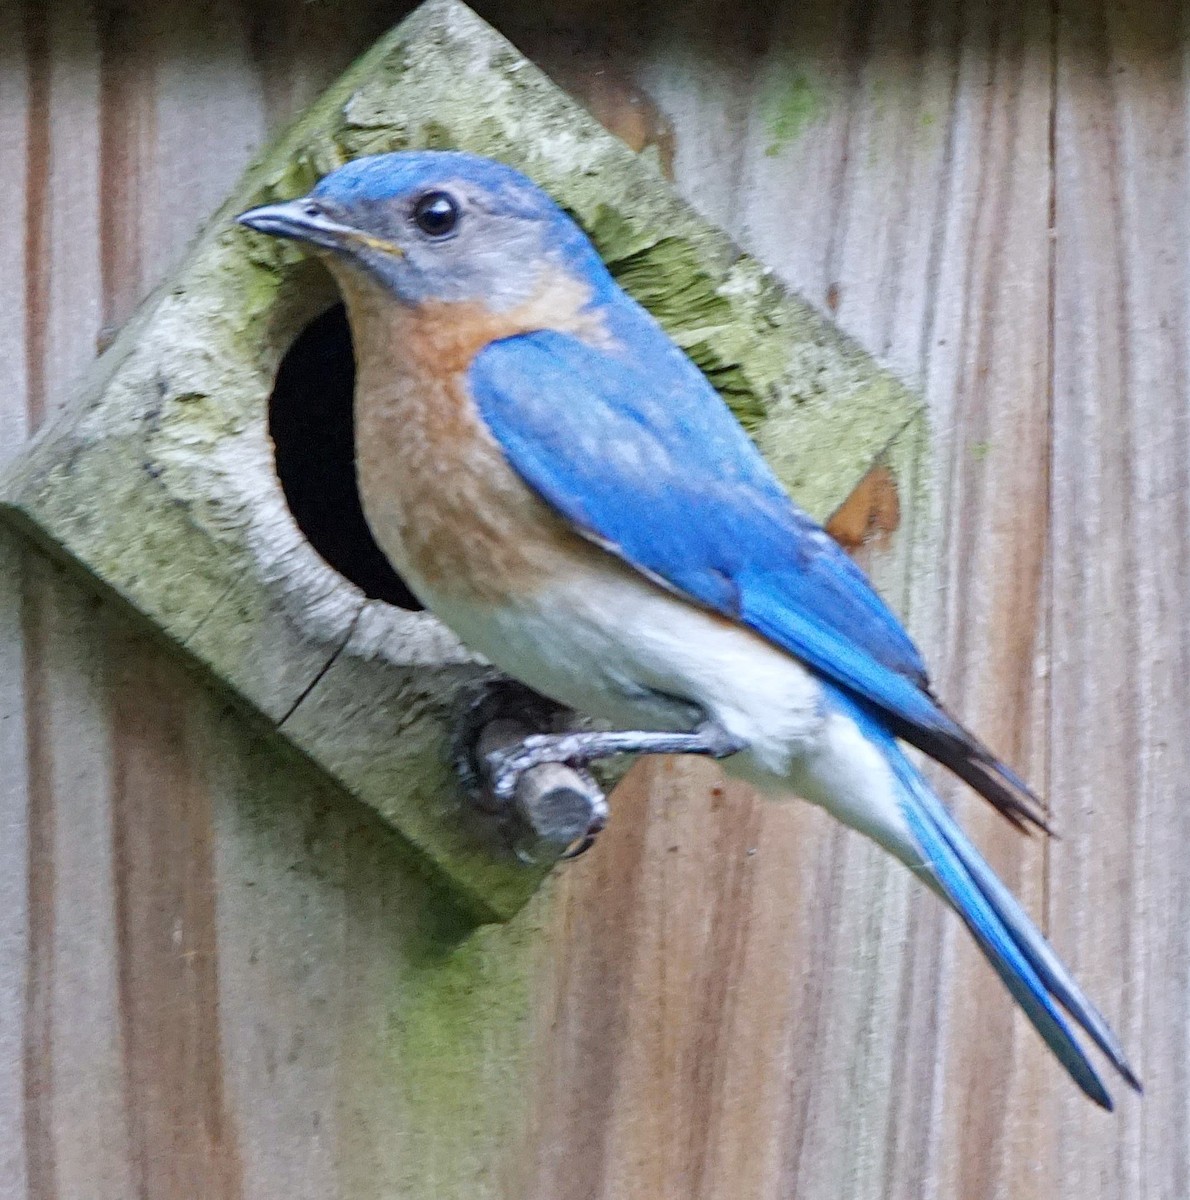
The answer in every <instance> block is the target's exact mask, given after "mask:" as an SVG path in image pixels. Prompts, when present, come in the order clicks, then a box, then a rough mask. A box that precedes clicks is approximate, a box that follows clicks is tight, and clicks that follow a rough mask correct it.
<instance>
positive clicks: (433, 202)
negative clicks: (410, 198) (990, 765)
mask: <svg viewBox="0 0 1190 1200" xmlns="http://www.w3.org/2000/svg"><path fill="white" fill-rule="evenodd" d="M413 219H414V221H416V222H417V227H418V229H420V230H421V231H422V233H428V234H429V235H430V237H445V236H446V235H447V234H448V233H451V232H452V231H453V230H454V227H455V226H456V225H457V224H458V223H459V206H458V204H456V203H455V200H454V197H453V196H448V195H447V194H446V193H445V192H426V194H425V195H424V196H422V197H421V199H419V200H418V202H417V203H416V204H415V205H414V206H413Z"/></svg>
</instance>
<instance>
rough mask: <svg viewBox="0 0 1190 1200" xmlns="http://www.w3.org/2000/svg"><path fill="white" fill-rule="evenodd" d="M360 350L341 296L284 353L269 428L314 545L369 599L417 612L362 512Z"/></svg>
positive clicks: (285, 483)
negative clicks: (356, 352) (357, 400)
mask: <svg viewBox="0 0 1190 1200" xmlns="http://www.w3.org/2000/svg"><path fill="white" fill-rule="evenodd" d="M354 386H355V358H354V356H353V354H352V352H351V331H350V329H349V327H348V325H347V314H346V312H345V311H344V308H343V305H342V304H336V305H335V307H334V308H331V309H328V310H327V311H326V312H325V313H323V314H322V316H320V317H317V318H315V319H314V320H313V321H311V322H310V324H309V325H307V326H306V328H305V329H303V330H302V332H301V333H300V334H299V335H298V338H297V340H296V341H295V342H294V343H293V345H292V346H290V348H289V351H288V352H287V353H286V355H285V357H284V358H283V359H282V360H281V366H280V368H279V369H278V371H277V379H276V382H275V383H274V385H273V394H272V396H270V397H269V433H270V434H271V435H272V439H273V446H274V449H275V454H276V463H277V476H278V478H279V479H280V480H281V487H282V489H283V490H284V492H285V500H286V502H287V503H288V504H289V511H290V512H291V513H293V516H294V519H295V520H296V521H297V523H298V528H299V529H301V531H302V533H304V534H305V535H306V538H307V540H308V541H309V542H310V545H311V546H313V547H314V549H315V550H317V551H318V553H319V554H320V555H322V557H323V558H324V559H325V560H326V561H327V562H328V563H330V565H331V566H332V567H334V568H335V570H336V571H338V572H339V574H340V575H345V576H346V577H347V578H348V579H350V580H351V582H352V583H354V584H355V585H356V586H357V587H359V588H361V589H362V590H363V592H364V594H365V595H366V596H368V597H369V599H372V600H384V601H386V602H387V603H389V604H395V605H397V606H398V607H399V608H406V609H409V610H410V611H412V612H418V611H420V609H421V607H422V606H421V605H420V604H419V603H418V602H417V599H416V598H415V597H414V595H413V593H412V592H410V590H409V589H408V588H407V587H406V586H405V582H404V580H402V579H401V577H400V576H399V575H398V574H397V573H396V571H394V570H393V569H392V567H391V566H390V565H389V562H388V560H387V559H386V558H385V557H384V554H383V553H382V552H381V550H380V547H379V546H377V545H376V542H375V540H374V539H373V537H372V532H371V530H370V529H369V528H368V523H367V521H365V520H364V510H363V508H362V507H361V505H360V498H359V488H358V487H357V486H356V478H355V429H354V421H353V418H352V411H351V395H352V391H353V389H354Z"/></svg>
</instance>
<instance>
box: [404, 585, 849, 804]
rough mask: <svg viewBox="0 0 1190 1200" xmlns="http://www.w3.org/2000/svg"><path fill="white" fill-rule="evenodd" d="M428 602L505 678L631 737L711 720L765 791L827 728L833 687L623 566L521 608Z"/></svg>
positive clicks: (439, 600)
mask: <svg viewBox="0 0 1190 1200" xmlns="http://www.w3.org/2000/svg"><path fill="white" fill-rule="evenodd" d="M426 599H427V601H428V602H429V603H428V607H430V608H431V609H432V610H433V611H434V612H435V613H436V614H437V615H438V616H439V617H440V618H441V619H442V620H443V621H445V622H446V624H448V625H450V626H451V628H453V629H454V631H455V632H456V633H457V634H458V635H459V637H460V638H462V640H463V641H464V642H466V643H467V644H468V645H470V646H471V647H472V648H473V649H475V650H477V651H478V652H479V653H480V654H482V655H484V657H485V658H488V659H490V660H491V661H492V663H494V664H495V665H496V666H498V667H499V668H500V669H501V670H503V671H505V672H507V673H508V674H509V675H512V676H513V677H514V678H517V679H520V680H521V681H523V682H524V683H526V684H528V685H529V686H530V687H532V688H534V689H535V690H537V691H539V692H542V693H543V694H544V695H547V696H550V697H552V698H553V699H555V700H557V701H558V702H559V703H562V704H566V705H568V706H570V707H571V708H575V709H577V710H579V711H580V712H584V713H587V714H588V715H590V716H593V717H599V718H602V719H604V720H607V721H610V722H612V723H613V724H614V725H616V726H617V727H620V728H625V729H689V728H692V727H693V726H694V725H696V724H697V723H698V722H699V721H700V720H702V719H703V718H704V716H709V717H711V718H712V719H713V720H715V721H716V722H717V723H718V724H719V725H721V726H722V727H723V728H724V729H726V730H727V731H728V732H729V733H732V734H734V735H736V736H738V737H740V738H742V739H744V740H745V741H747V742H748V744H749V747H750V749H749V751H747V752H746V753H745V754H741V755H737V756H736V758H735V759H733V760H732V766H733V767H734V768H736V769H737V770H740V769H742V773H744V774H747V775H748V776H750V777H754V778H758V779H759V781H761V782H765V781H772V782H775V780H772V777H773V776H777V777H779V778H780V779H784V778H785V777H786V776H787V775H788V773H789V770H790V767H791V765H792V761H793V760H794V759H795V758H797V757H800V756H801V755H802V754H804V753H805V752H806V751H807V750H810V749H812V748H813V747H814V745H815V743H816V740H817V739H818V738H819V736H820V735H821V733H822V731H823V728H824V726H825V722H826V714H825V712H824V710H823V704H822V690H821V688H820V686H819V684H818V682H817V680H816V679H815V678H814V676H813V675H812V674H810V672H808V671H807V670H806V669H805V668H804V667H803V666H801V664H800V663H798V662H797V661H796V660H795V659H793V658H791V657H790V656H789V655H788V654H785V653H784V652H782V651H781V650H778V649H777V648H776V647H775V646H773V645H771V644H770V643H769V642H766V641H765V640H764V639H763V638H761V637H759V636H758V635H757V634H754V633H752V632H751V631H749V630H747V629H744V628H742V627H740V626H737V625H733V624H731V623H730V622H728V621H725V620H722V619H720V618H718V617H715V616H713V615H712V614H710V613H707V612H704V611H702V610H701V609H698V608H696V607H694V606H693V605H691V604H687V603H685V602H684V601H682V600H680V599H678V598H677V597H675V596H671V595H670V594H669V593H668V592H666V591H664V590H663V589H661V588H660V587H658V586H657V585H655V584H653V583H650V582H649V581H648V580H647V579H645V578H643V577H642V576H639V575H637V574H636V573H635V572H633V571H631V570H630V569H628V568H627V567H624V566H622V565H621V564H619V563H616V562H614V561H613V562H611V563H610V564H609V565H608V567H607V568H600V569H591V568H585V567H579V568H578V569H576V570H574V571H573V572H572V573H571V575H570V576H569V577H568V578H567V579H566V580H565V581H564V582H560V583H556V584H554V585H552V586H551V587H550V588H549V589H547V590H544V591H540V592H538V593H537V594H536V595H535V596H534V597H532V598H531V599H529V600H526V601H524V602H522V603H520V604H518V605H516V606H515V607H501V608H498V609H497V608H493V607H492V606H488V605H475V604H471V603H462V604H461V603H459V602H458V601H457V600H452V599H447V598H445V597H435V596H433V595H432V594H431V595H429V596H427V597H426ZM764 777H768V779H767V780H766V779H765V778H764Z"/></svg>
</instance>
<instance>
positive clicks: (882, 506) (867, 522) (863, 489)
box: [826, 463, 901, 553]
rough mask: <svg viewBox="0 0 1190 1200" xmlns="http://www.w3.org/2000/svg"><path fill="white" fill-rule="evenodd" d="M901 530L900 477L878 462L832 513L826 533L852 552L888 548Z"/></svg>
mask: <svg viewBox="0 0 1190 1200" xmlns="http://www.w3.org/2000/svg"><path fill="white" fill-rule="evenodd" d="M900 527H901V497H900V493H899V491H898V490H897V478H896V476H895V475H894V474H893V472H892V470H891V469H890V468H889V467H887V466H885V465H884V464H883V463H877V464H876V465H875V466H873V467H872V468H871V470H869V471H868V473H867V474H866V475H865V476H864V477H863V478H862V479H861V480H860V481H859V483H857V484H856V485H855V487H854V488H852V490H851V494H850V495H849V496H848V497H847V499H846V500H844V501H843V503H842V504H840V505H839V507H838V508H837V509H835V511H834V512H833V513H832V514H831V517H830V520H828V521H827V523H826V531H827V533H829V534H830V535H831V537H833V538H834V539H835V541H836V542H838V543H839V545H840V546H842V547H843V549H844V550H846V551H847V552H848V553H854V552H855V551H857V550H859V549H861V548H863V547H864V546H868V545H871V546H872V547H873V548H874V549H877V550H881V549H884V548H885V547H886V546H887V545H888V542H889V539H890V538H891V537H892V535H893V534H894V533H896V531H897V530H898V529H899V528H900Z"/></svg>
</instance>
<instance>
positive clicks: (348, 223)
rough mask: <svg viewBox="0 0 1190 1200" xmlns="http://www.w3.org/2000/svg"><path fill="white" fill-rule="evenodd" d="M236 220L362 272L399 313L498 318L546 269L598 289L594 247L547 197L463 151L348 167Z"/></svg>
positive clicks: (603, 275) (384, 157)
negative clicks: (480, 308)
mask: <svg viewBox="0 0 1190 1200" xmlns="http://www.w3.org/2000/svg"><path fill="white" fill-rule="evenodd" d="M239 219H240V221H241V222H242V223H243V224H245V225H247V226H249V227H250V228H252V229H256V230H259V231H260V232H261V233H268V234H272V235H274V236H276V237H285V238H293V239H295V240H297V241H300V242H304V243H306V244H307V245H309V246H311V247H313V248H315V249H316V250H317V251H318V252H320V253H321V254H323V255H325V256H328V262H329V265H330V266H331V267H332V268H333V269H335V270H336V272H339V271H348V272H352V271H360V272H363V273H364V274H366V275H367V276H369V277H371V279H372V280H374V281H376V282H378V283H380V284H381V285H382V286H384V287H385V288H386V289H387V290H388V291H389V292H391V293H392V294H393V295H394V296H396V297H397V298H398V299H400V300H402V301H404V302H405V303H407V304H411V305H418V304H423V303H425V302H427V301H435V300H437V301H448V302H449V301H468V300H473V301H481V302H483V303H484V304H486V305H487V306H488V307H490V308H492V309H496V310H504V309H507V308H511V307H513V306H514V305H516V304H518V303H520V302H522V301H524V300H526V299H528V298H529V297H530V296H532V295H533V294H534V292H535V291H536V290H537V288H538V287H539V286H540V283H541V280H542V276H543V273H546V272H550V271H557V270H561V271H563V272H565V273H566V274H568V275H571V276H574V277H576V278H579V279H582V280H584V281H586V282H587V283H588V284H590V285H591V287H592V289H593V290H594V291H596V292H598V291H601V290H602V289H603V288H604V287H605V286H608V284H609V277H608V275H607V272H606V268H605V267H604V265H603V262H602V260H601V259H600V258H599V255H598V254H597V253H596V251H595V249H594V247H593V246H592V245H591V243H590V242H589V241H588V240H587V238H586V236H585V235H584V234H583V232H582V231H581V230H580V229H579V228H578V226H577V225H575V223H574V222H573V221H572V220H571V219H570V217H568V216H567V215H566V213H564V212H563V211H562V209H561V208H559V207H558V205H557V204H555V203H554V201H553V200H551V199H550V198H549V196H547V195H546V194H545V193H544V192H543V191H542V190H541V189H540V188H539V187H537V186H536V184H534V183H532V182H531V181H530V180H529V179H527V178H526V177H525V176H524V175H522V174H521V173H520V172H519V171H514V170H513V169H512V168H511V167H507V166H505V165H504V164H503V163H498V162H495V161H494V160H492V159H490V158H480V157H478V156H477V155H474V154H463V153H460V152H456V151H442V150H421V151H407V152H402V153H397V154H380V155H376V156H374V157H371V158H361V159H357V160H356V161H355V162H351V163H348V164H347V165H346V166H345V167H340V168H339V170H337V171H333V172H332V173H331V174H330V175H327V176H326V177H325V178H324V179H323V180H322V181H321V182H320V183H319V184H318V185H317V186H316V187H315V188H314V190H313V191H312V192H310V194H309V195H308V196H304V197H302V198H300V199H298V200H291V201H288V202H286V203H284V204H270V205H266V206H264V207H263V208H255V209H252V210H251V211H250V212H246V213H244V214H243V215H242V216H241V217H240V218H239Z"/></svg>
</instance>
